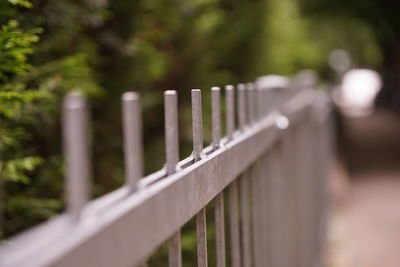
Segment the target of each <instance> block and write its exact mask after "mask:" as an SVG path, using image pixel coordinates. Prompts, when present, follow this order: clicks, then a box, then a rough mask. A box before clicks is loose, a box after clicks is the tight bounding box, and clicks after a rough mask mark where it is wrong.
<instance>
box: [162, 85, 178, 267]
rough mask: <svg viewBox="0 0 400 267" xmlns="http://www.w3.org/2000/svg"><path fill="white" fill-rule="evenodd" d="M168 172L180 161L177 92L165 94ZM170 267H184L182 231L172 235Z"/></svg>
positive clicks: (170, 241) (166, 92)
mask: <svg viewBox="0 0 400 267" xmlns="http://www.w3.org/2000/svg"><path fill="white" fill-rule="evenodd" d="M164 102H165V104H164V109H165V111H164V113H165V145H166V172H167V175H171V174H174V173H175V172H176V170H177V165H178V161H179V137H178V97H177V94H176V91H175V90H168V91H165V93H164ZM168 257H169V258H168V262H169V267H181V266H182V245H181V231H180V229H179V230H178V231H177V232H176V233H174V234H173V235H172V237H171V238H170V240H169V245H168Z"/></svg>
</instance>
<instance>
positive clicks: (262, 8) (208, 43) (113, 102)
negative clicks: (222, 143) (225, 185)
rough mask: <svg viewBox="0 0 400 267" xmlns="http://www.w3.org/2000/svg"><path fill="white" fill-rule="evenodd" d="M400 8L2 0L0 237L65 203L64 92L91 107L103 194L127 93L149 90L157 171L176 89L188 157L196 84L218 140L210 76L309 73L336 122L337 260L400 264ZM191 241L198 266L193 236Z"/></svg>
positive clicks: (325, 2)
mask: <svg viewBox="0 0 400 267" xmlns="http://www.w3.org/2000/svg"><path fill="white" fill-rule="evenodd" d="M399 10H400V2H397V1H391V0H363V1H360V0H346V1H340V0H190V1H188V0H146V1H140V0H137V1H133V0H130V1H129V0H113V1H110V0H0V24H1V26H0V118H1V127H0V155H1V173H0V176H1V183H2V186H1V198H2V200H3V201H2V210H3V212H2V228H1V232H0V239H6V238H8V237H10V236H12V235H14V234H16V233H18V232H20V231H22V230H24V229H27V228H29V227H31V226H33V225H36V224H38V223H39V222H42V221H44V220H47V219H49V218H51V217H53V216H55V215H56V214H58V213H60V212H61V211H62V210H63V205H64V202H63V161H62V150H61V148H62V144H61V141H62V139H61V129H60V117H61V114H60V106H61V101H62V97H63V96H64V95H65V94H66V93H67V92H70V91H79V92H81V93H82V94H84V95H85V96H87V97H88V98H89V101H90V104H91V117H92V118H93V119H92V121H91V143H92V157H93V180H94V188H93V197H97V196H100V195H103V194H105V193H107V192H109V191H111V190H113V189H115V188H117V187H119V186H121V185H122V184H123V181H124V178H123V158H122V156H123V153H122V143H121V142H122V138H121V136H122V130H121V106H120V97H121V94H122V93H123V92H125V91H129V90H134V91H138V92H140V94H141V96H142V103H143V114H144V142H145V168H146V173H147V174H148V173H151V172H153V171H156V170H158V169H160V168H162V166H163V163H164V158H165V156H164V130H163V129H164V128H163V101H162V94H163V91H164V90H167V89H175V90H178V94H179V109H180V113H179V116H180V138H181V143H180V145H181V158H184V157H186V156H188V155H189V154H190V152H191V112H190V89H191V88H201V89H203V97H204V100H203V112H204V124H205V125H204V134H205V137H204V139H205V143H206V144H208V143H209V141H210V137H211V136H210V132H211V131H210V116H209V114H210V101H209V88H210V87H211V86H223V85H225V84H237V83H238V82H249V81H254V80H255V79H256V78H257V77H258V76H261V75H265V74H280V75H289V76H291V75H294V74H296V73H297V72H299V71H301V70H303V69H313V70H315V71H316V72H317V73H318V74H319V77H320V84H321V85H324V86H323V87H324V88H327V90H330V92H331V93H332V97H333V100H334V103H335V107H336V111H335V113H336V118H337V137H338V139H337V148H338V149H337V151H338V157H337V160H336V161H335V162H334V163H333V165H334V167H333V171H332V200H333V201H332V204H333V209H332V210H333V212H332V213H333V215H332V220H331V221H332V223H331V228H330V233H329V235H330V238H329V245H328V248H327V256H326V258H327V262H328V264H330V266H363V267H365V266H386V267H389V266H400V258H399V257H400V254H399V253H396V251H395V249H396V248H398V244H399V242H400V231H399V230H398V229H397V228H398V225H400V213H399V209H398V208H397V203H399V201H400V179H399V173H400V153H399V152H400V138H399V136H400V124H399V113H400V80H399V77H398V75H399V74H400V60H399V59H400V19H399V17H398V11H399ZM373 70H374V71H373ZM187 228H188V229H187V231H188V232H190V231H193V227H190V223H189V226H188V227H187ZM211 231H212V230H211ZM211 234H212V233H211ZM183 246H184V257H187V258H188V260H187V264H188V265H187V266H193V265H191V264H190V262H191V259H192V258H193V259H195V254H194V253H195V251H193V252H190V251H192V250H195V249H194V247H195V239H194V236H193V235H190V234H189V235H186V236H185V237H184V240H183ZM211 250H212V249H210V251H211ZM185 251H186V252H185ZM185 253H186V254H185ZM190 253H193V255H192V256H191V255H190ZM159 255H161V256H159V257H158V260H160V259H162V257H164V256H165V253H164V254H163V252H162V249H161V252H159ZM185 255H186V256H185ZM211 257H212V256H211ZM160 261H161V260H160ZM154 262H155V263H153V265H154V266H157V264H156V262H157V259H155V260H154Z"/></svg>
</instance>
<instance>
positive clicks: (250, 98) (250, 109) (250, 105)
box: [246, 83, 256, 124]
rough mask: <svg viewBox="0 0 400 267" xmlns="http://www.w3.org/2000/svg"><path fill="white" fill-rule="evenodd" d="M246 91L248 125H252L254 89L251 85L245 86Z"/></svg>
mask: <svg viewBox="0 0 400 267" xmlns="http://www.w3.org/2000/svg"><path fill="white" fill-rule="evenodd" d="M246 89H247V116H248V122H249V124H253V123H254V121H255V117H256V116H255V108H256V103H255V101H254V100H255V98H254V87H253V84H252V83H247V84H246Z"/></svg>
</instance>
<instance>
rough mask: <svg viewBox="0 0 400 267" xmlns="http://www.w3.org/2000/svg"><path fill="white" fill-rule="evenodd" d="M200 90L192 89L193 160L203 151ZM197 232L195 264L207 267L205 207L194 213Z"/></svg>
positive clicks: (198, 158)
mask: <svg viewBox="0 0 400 267" xmlns="http://www.w3.org/2000/svg"><path fill="white" fill-rule="evenodd" d="M201 110H202V109H201V90H200V89H193V90H192V124H193V125H192V126H193V158H194V161H195V162H196V161H199V160H200V159H201V153H202V151H203V121H202V111H201ZM196 232H197V266H198V267H207V229H206V208H205V207H204V208H202V209H201V210H200V211H199V212H198V213H197V214H196Z"/></svg>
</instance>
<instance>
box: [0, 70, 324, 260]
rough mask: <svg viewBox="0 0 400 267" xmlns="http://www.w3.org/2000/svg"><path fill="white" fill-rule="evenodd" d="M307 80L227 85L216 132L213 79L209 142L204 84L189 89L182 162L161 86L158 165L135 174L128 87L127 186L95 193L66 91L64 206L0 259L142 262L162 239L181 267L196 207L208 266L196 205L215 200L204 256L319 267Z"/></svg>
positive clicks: (75, 98)
mask: <svg viewBox="0 0 400 267" xmlns="http://www.w3.org/2000/svg"><path fill="white" fill-rule="evenodd" d="M299 77H300V78H299ZM310 81H311V82H310ZM314 87H315V85H314V83H313V82H312V79H310V76H309V73H305V74H304V73H303V74H302V75H300V76H298V77H297V78H296V79H292V80H289V79H288V78H285V77H280V76H273V75H271V76H264V77H261V78H259V79H257V81H256V82H255V83H248V84H239V85H238V86H237V87H236V90H235V88H234V87H233V86H231V85H228V86H226V87H225V94H224V95H225V101H226V112H225V118H226V119H225V121H226V129H227V133H226V136H225V137H223V138H221V128H222V127H221V108H220V106H221V95H220V94H221V93H220V88H218V87H213V88H212V89H211V91H212V92H211V96H212V144H211V145H210V146H208V147H206V148H203V137H202V132H203V130H202V109H201V107H202V105H201V91H200V90H198V89H194V90H192V117H193V153H192V155H191V156H190V157H189V158H187V159H184V160H182V161H179V141H178V140H179V138H178V105H177V101H178V100H177V93H176V91H166V92H165V94H164V98H165V139H166V164H165V167H164V168H163V169H162V170H160V171H158V172H156V173H154V174H151V175H149V176H146V177H143V178H142V176H143V158H142V149H143V148H142V132H141V108H140V98H139V95H138V94H136V93H134V92H127V93H125V94H124V95H123V96H122V106H123V126H124V132H123V133H124V154H125V167H126V185H125V186H124V187H122V188H119V189H117V190H115V191H113V192H111V193H109V194H107V195H105V196H102V197H100V198H98V199H95V200H92V201H89V200H88V199H89V197H88V196H89V193H88V191H89V188H90V183H89V181H90V179H89V178H90V171H89V166H90V162H89V157H88V154H89V153H88V143H87V140H86V138H87V122H88V118H87V110H86V108H87V107H86V103H85V100H84V99H83V98H82V97H81V96H79V95H76V94H71V95H68V96H67V97H66V99H65V101H64V107H63V129H64V146H65V158H66V184H65V187H66V193H67V210H66V212H65V213H64V214H62V215H59V216H58V217H56V218H54V219H52V220H50V221H48V222H46V223H43V224H41V225H39V226H37V227H35V228H33V229H31V230H28V231H27V232H25V233H22V234H20V235H19V236H17V237H15V238H13V239H11V240H9V241H7V242H6V243H5V244H2V245H1V247H0V256H1V261H0V265H1V266H95V267H101V266H105V267H109V266H115V267H116V266H146V261H147V259H148V258H149V257H150V255H151V254H152V253H153V252H154V250H155V249H156V248H157V247H158V246H160V245H161V244H162V243H163V242H165V241H168V247H169V263H165V266H167V265H169V266H171V267H180V266H182V259H181V258H182V256H181V254H182V252H181V237H180V231H181V227H182V226H183V225H184V224H185V223H187V222H188V221H189V220H190V219H191V218H193V217H194V216H195V217H196V228H197V231H196V232H197V261H198V266H199V267H203V266H208V260H207V227H206V218H205V216H206V213H205V210H206V207H207V205H208V204H209V203H210V201H212V200H213V199H215V205H214V206H213V208H214V209H215V218H214V219H215V237H216V263H214V262H213V263H212V264H210V265H212V266H217V267H225V266H226V265H227V259H226V258H227V255H230V260H229V262H230V263H231V266H233V267H239V266H245V267H249V266H254V267H259V266H260V267H261V266H273V267H290V266H301V267H309V266H318V264H319V263H321V248H322V244H323V236H324V225H325V217H326V209H327V206H326V205H327V190H326V184H327V168H328V166H327V165H328V162H329V157H330V154H331V148H330V146H331V137H330V132H331V129H330V127H331V126H330V123H331V119H330V105H329V100H328V97H327V95H326V94H325V93H323V92H321V91H318V90H315V88H314ZM236 122H237V123H236ZM236 125H238V126H237V127H236ZM224 191H227V193H226V196H228V198H227V199H226V200H227V202H228V203H226V204H227V205H225V204H224V201H225V199H224V194H223V193H224ZM225 206H226V207H228V209H227V210H226V211H225V210H224V207H225ZM225 214H228V217H227V218H229V220H228V221H227V222H225V221H224V220H225V217H226V216H225ZM226 243H227V244H226ZM226 245H228V246H226ZM228 248H229V253H228V254H227V251H228Z"/></svg>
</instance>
